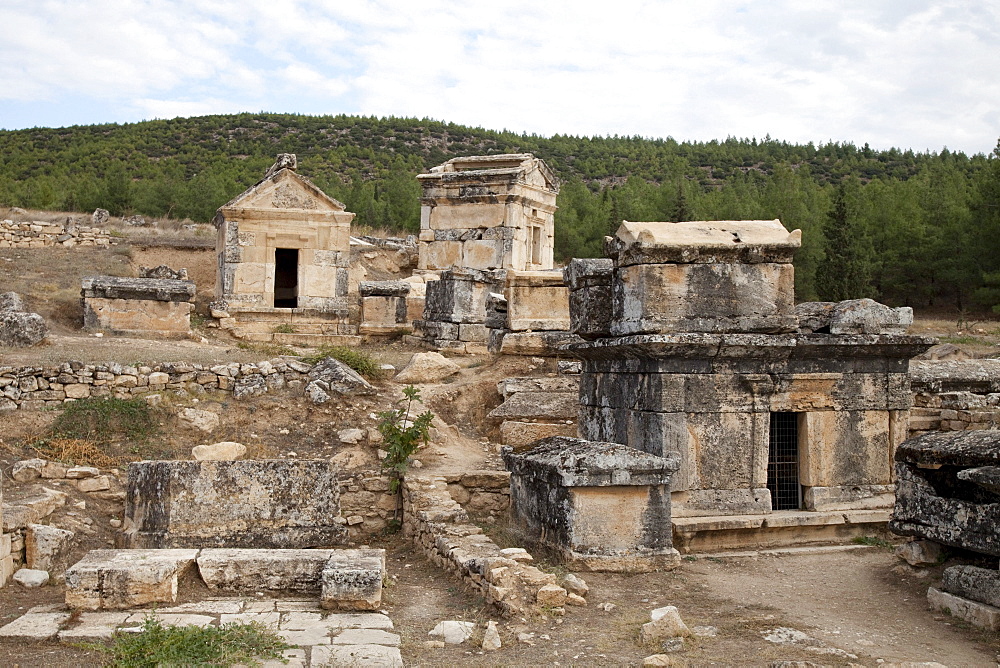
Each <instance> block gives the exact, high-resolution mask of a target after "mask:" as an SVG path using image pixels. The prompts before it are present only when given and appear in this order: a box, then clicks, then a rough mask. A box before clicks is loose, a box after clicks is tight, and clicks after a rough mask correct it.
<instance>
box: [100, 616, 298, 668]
mask: <svg viewBox="0 0 1000 668" xmlns="http://www.w3.org/2000/svg"><path fill="white" fill-rule="evenodd" d="M85 647H86V649H93V650H96V651H98V652H101V653H104V654H106V655H107V663H105V664H104V665H105V666H109V667H110V668H147V667H148V668H155V667H156V666H219V667H222V666H231V665H233V664H244V665H253V666H259V665H261V664H260V659H276V660H281V659H282V656H281V652H282V650H285V649H288V648H289V647H291V645H289V644H287V643H286V642H284V641H283V640H282V639H281V638H280V637H278V635H277V634H275V633H274V632H273V631H271V630H270V629H268V628H267V627H265V626H264V625H262V624H257V623H250V624H224V625H222V626H219V627H215V626H205V627H201V626H164V625H163V624H162V623H161V622H160V620H158V619H156V618H155V617H147V618H146V621H145V622H144V623H143V625H142V631H140V632H139V633H125V632H118V633H116V634H115V635H114V637H113V639H112V643H111V645H110V646H105V645H101V644H97V643H92V644H87V645H85Z"/></svg>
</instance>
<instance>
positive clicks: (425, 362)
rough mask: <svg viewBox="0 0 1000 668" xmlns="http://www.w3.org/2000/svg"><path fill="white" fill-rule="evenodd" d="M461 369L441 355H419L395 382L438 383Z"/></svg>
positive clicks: (416, 355) (431, 353)
mask: <svg viewBox="0 0 1000 668" xmlns="http://www.w3.org/2000/svg"><path fill="white" fill-rule="evenodd" d="M461 369H462V368H461V367H460V366H458V365H457V364H455V363H454V362H452V361H451V360H450V359H448V358H447V357H445V356H444V355H442V354H441V353H435V352H427V353H417V354H415V355H414V356H413V357H412V358H411V359H410V363H409V364H407V365H406V366H405V367H404V368H403V370H402V371H400V372H399V373H398V374H396V377H395V378H394V379H393V380H395V381H396V382H397V383H405V384H420V383H436V382H438V381H440V380H443V379H445V378H447V377H448V376H452V375H454V374H456V373H458V372H459V371H461Z"/></svg>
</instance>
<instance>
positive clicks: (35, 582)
mask: <svg viewBox="0 0 1000 668" xmlns="http://www.w3.org/2000/svg"><path fill="white" fill-rule="evenodd" d="M14 582H16V583H17V584H19V585H21V586H22V587H24V588H25V589H35V588H37V587H43V586H45V585H46V584H48V582H49V574H48V573H47V572H45V571H40V570H37V569H33V568H22V569H20V570H18V571H17V572H16V573H14Z"/></svg>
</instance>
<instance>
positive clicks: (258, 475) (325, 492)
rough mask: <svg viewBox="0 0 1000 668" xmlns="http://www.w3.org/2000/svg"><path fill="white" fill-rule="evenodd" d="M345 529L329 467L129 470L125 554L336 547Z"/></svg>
mask: <svg viewBox="0 0 1000 668" xmlns="http://www.w3.org/2000/svg"><path fill="white" fill-rule="evenodd" d="M342 523H343V518H341V516H340V491H339V486H338V483H337V470H336V467H335V466H334V465H333V464H331V463H330V462H329V461H326V460H300V461H286V460H258V461H251V460H247V461H143V462H133V463H132V464H129V470H128V484H127V488H126V498H125V529H124V537H125V543H126V545H125V547H129V548H178V547H232V548H308V547H330V546H334V545H341V544H344V543H345V542H346V540H347V529H346V527H344V526H343V524H342Z"/></svg>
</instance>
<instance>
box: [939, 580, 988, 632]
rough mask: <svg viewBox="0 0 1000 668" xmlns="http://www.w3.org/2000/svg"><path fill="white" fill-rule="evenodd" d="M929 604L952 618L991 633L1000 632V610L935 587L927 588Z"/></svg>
mask: <svg viewBox="0 0 1000 668" xmlns="http://www.w3.org/2000/svg"><path fill="white" fill-rule="evenodd" d="M927 604H928V605H929V606H930V607H931V608H932V609H934V610H947V611H948V612H949V613H950V614H951V615H952V616H954V617H958V618H959V619H963V620H965V621H967V622H969V623H970V624H972V625H973V626H978V627H979V628H981V629H987V630H989V631H997V630H1000V608H996V607H994V606H992V605H987V604H985V603H980V602H978V601H973V600H970V599H968V598H965V597H962V596H956V595H955V594H950V593H948V592H945V591H940V590H938V589H935V588H934V587H928V588H927Z"/></svg>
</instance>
